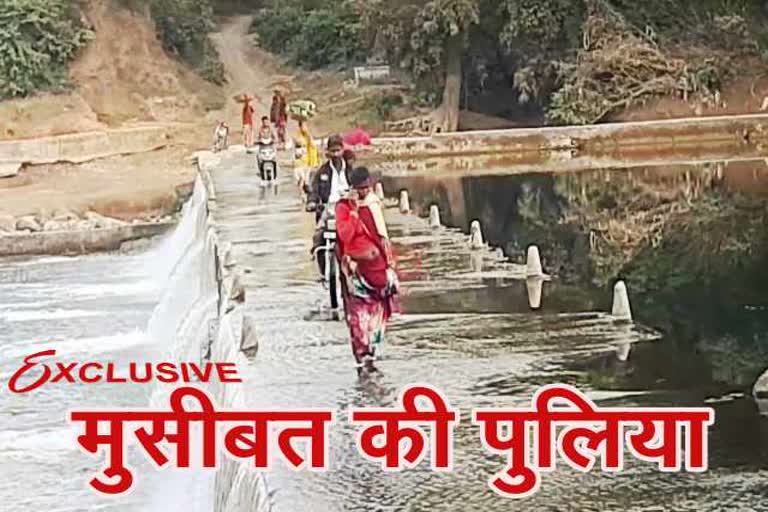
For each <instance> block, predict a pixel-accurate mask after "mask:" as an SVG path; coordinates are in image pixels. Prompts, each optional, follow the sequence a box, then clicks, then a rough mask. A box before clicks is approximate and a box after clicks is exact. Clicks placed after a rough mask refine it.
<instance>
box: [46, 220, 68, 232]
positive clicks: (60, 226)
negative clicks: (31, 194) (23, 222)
mask: <svg viewBox="0 0 768 512" xmlns="http://www.w3.org/2000/svg"><path fill="white" fill-rule="evenodd" d="M65 229H67V226H66V224H65V223H64V222H62V221H58V220H54V219H51V220H49V221H46V222H45V224H43V231H63V230H65Z"/></svg>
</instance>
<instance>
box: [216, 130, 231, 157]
mask: <svg viewBox="0 0 768 512" xmlns="http://www.w3.org/2000/svg"><path fill="white" fill-rule="evenodd" d="M228 144H229V127H228V126H227V125H225V124H222V125H219V126H218V127H217V128H216V130H214V132H213V152H214V153H218V152H219V151H224V150H226V149H227V146H228Z"/></svg>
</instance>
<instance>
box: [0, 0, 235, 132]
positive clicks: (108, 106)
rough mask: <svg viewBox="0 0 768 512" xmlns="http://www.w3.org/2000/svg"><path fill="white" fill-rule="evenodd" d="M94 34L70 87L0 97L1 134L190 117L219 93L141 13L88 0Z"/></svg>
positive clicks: (191, 119) (74, 67) (79, 129)
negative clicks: (173, 52) (166, 45)
mask: <svg viewBox="0 0 768 512" xmlns="http://www.w3.org/2000/svg"><path fill="white" fill-rule="evenodd" d="M84 9H85V11H84V17H85V19H86V21H87V23H88V24H89V25H90V26H91V27H92V29H93V31H94V33H95V39H94V40H93V41H91V42H90V44H89V45H88V47H87V48H86V49H85V50H84V51H83V52H82V53H81V54H80V55H79V56H78V58H77V60H76V61H75V62H74V63H73V64H72V66H71V67H70V82H71V83H72V85H73V90H72V91H71V92H70V93H68V94H55V95H54V94H43V95H40V96H35V97H33V98H27V99H19V100H12V101H5V102H0V139H12V138H30V137H39V136H44V135H59V134H63V133H73V132H83V131H90V130H97V129H103V128H106V127H115V126H123V125H127V124H135V123H140V122H194V121H195V120H197V119H199V118H200V116H202V115H204V113H205V110H206V107H208V108H212V107H213V108H215V107H218V106H220V102H221V92H220V91H219V90H218V88H217V87H215V86H213V85H211V84H209V83H207V82H205V81H204V80H203V79H201V78H199V77H198V76H197V75H195V74H194V73H192V72H191V71H190V70H189V69H187V68H186V67H185V66H184V65H182V64H181V63H179V62H177V61H175V60H173V59H171V58H170V57H169V56H168V55H166V53H165V52H164V51H163V49H162V46H161V44H160V42H159V41H158V40H157V37H156V36H155V31H154V27H153V26H152V24H151V22H150V20H149V17H148V16H147V15H146V13H138V12H130V11H128V10H126V9H124V8H122V7H120V6H119V5H117V3H116V2H115V1H114V0H88V1H87V2H86V3H85V4H84Z"/></svg>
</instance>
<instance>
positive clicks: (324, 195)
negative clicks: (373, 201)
mask: <svg viewBox="0 0 768 512" xmlns="http://www.w3.org/2000/svg"><path fill="white" fill-rule="evenodd" d="M326 156H327V157H328V160H327V161H326V162H325V163H324V164H323V165H321V166H320V167H319V168H318V169H317V170H316V171H315V172H314V173H313V175H312V177H311V178H310V186H309V201H308V202H307V211H315V220H317V221H319V220H320V215H322V212H323V210H324V209H325V207H326V206H328V204H329V203H330V204H334V205H335V204H336V202H337V201H338V200H339V199H341V197H342V196H343V195H344V194H345V193H346V192H347V191H348V190H349V172H350V171H351V169H349V167H348V166H347V160H345V159H344V157H343V156H344V140H343V139H342V138H341V135H333V136H331V137H329V138H328V143H327V144H326ZM311 208H313V209H311Z"/></svg>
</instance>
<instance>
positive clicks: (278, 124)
mask: <svg viewBox="0 0 768 512" xmlns="http://www.w3.org/2000/svg"><path fill="white" fill-rule="evenodd" d="M242 102H243V110H242V121H243V145H244V146H245V147H246V148H249V147H251V146H253V143H254V140H253V134H254V118H255V116H256V109H255V108H254V106H253V98H251V97H250V96H248V95H244V96H243V97H242ZM287 125H288V104H287V103H286V100H285V96H283V93H282V91H280V90H279V89H275V91H274V95H273V96H272V106H271V107H270V111H269V117H267V116H263V117H262V118H261V126H260V127H259V132H258V135H259V139H265V138H273V137H274V133H273V131H272V127H273V126H274V128H275V132H276V133H277V141H278V143H279V144H281V145H285V129H286V126H287Z"/></svg>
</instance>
